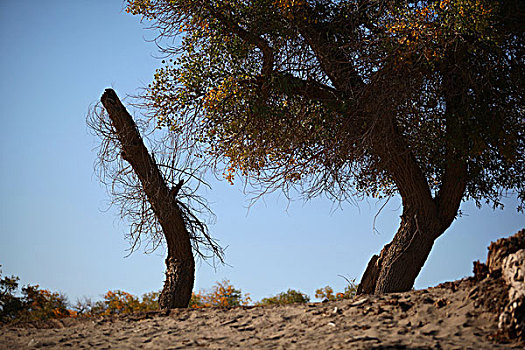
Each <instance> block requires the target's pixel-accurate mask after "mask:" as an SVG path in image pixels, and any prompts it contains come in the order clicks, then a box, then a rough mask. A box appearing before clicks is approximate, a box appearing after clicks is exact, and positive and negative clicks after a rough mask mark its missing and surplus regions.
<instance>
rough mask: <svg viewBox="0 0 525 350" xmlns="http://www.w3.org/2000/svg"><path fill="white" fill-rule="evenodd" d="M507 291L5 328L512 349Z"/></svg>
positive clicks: (19, 339) (94, 340)
mask: <svg viewBox="0 0 525 350" xmlns="http://www.w3.org/2000/svg"><path fill="white" fill-rule="evenodd" d="M507 291H508V287H506V286H505V283H504V282H503V281H502V279H501V278H493V277H490V276H489V277H487V278H484V279H483V280H481V281H478V280H476V278H474V277H470V278H466V279H463V280H460V281H456V282H447V283H443V284H441V285H439V286H437V287H434V288H429V289H425V290H416V291H411V292H405V293H394V294H387V295H383V296H358V297H356V298H354V299H352V300H342V301H334V302H325V303H309V304H295V305H282V306H265V307H238V308H232V309H175V310H171V311H170V312H151V313H146V314H133V315H122V316H106V317H99V318H95V319H93V318H91V319H72V318H67V319H61V320H53V321H50V322H48V323H43V324H39V325H34V324H26V325H19V326H17V327H14V326H4V327H3V328H1V329H0V348H2V349H26V348H27V349H31V348H44V349H53V348H70V349H82V348H84V349H201V348H202V349H231V348H240V349H507V348H516V349H517V348H519V349H521V348H524V345H525V344H524V343H520V342H517V341H512V342H509V341H506V342H505V341H504V340H503V342H502V337H501V336H500V335H498V326H497V324H498V314H499V312H501V310H502V309H503V308H504V304H505V303H506V301H507V299H508V297H507Z"/></svg>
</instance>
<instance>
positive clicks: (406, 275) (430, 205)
mask: <svg viewBox="0 0 525 350" xmlns="http://www.w3.org/2000/svg"><path fill="white" fill-rule="evenodd" d="M389 135H390V136H391V142H390V143H388V148H378V149H379V152H384V153H385V159H386V158H388V159H390V162H388V163H386V165H387V167H388V168H389V172H390V173H391V174H392V177H393V180H394V181H395V183H396V185H397V187H398V190H399V193H400V195H401V198H402V200H403V215H402V216H401V224H400V226H399V229H398V231H397V233H396V235H395V236H394V239H393V240H392V242H390V243H389V244H387V245H385V247H384V248H383V249H382V251H381V253H380V254H379V255H374V256H373V257H372V258H371V259H370V262H369V263H368V266H367V268H366V270H365V272H364V274H363V277H362V278H361V282H360V284H359V286H358V290H357V294H382V293H391V292H405V291H408V290H410V289H411V288H412V287H413V286H414V282H415V280H416V277H417V276H418V274H419V272H420V271H421V268H422V267H423V265H424V264H425V261H426V260H427V258H428V256H429V254H430V251H431V250H432V246H433V245H434V241H435V240H436V239H437V238H438V237H439V236H441V235H442V234H443V233H444V232H445V230H446V229H448V228H449V226H450V225H451V224H452V222H453V221H454V219H455V217H456V215H457V212H458V209H459V205H460V203H461V199H462V198H463V193H464V191H465V188H466V174H467V167H466V162H465V161H464V160H461V159H457V158H456V157H455V156H453V155H450V156H449V157H447V158H448V159H447V164H446V168H445V172H444V174H443V178H442V186H441V188H440V189H439V191H438V193H437V195H436V196H435V197H432V195H431V191H430V188H429V186H428V183H427V181H426V179H425V177H424V176H423V173H422V171H421V169H420V168H419V166H418V165H417V162H416V160H415V158H414V157H413V156H412V154H411V153H410V152H409V151H408V150H407V148H406V147H405V146H404V143H403V141H402V138H401V137H400V135H399V133H398V132H397V130H396V128H395V127H391V129H390V132H389ZM450 153H451V154H452V152H450Z"/></svg>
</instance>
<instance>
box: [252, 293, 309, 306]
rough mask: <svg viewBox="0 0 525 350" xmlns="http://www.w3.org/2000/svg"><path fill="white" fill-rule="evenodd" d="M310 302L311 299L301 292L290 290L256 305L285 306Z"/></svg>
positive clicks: (264, 299)
mask: <svg viewBox="0 0 525 350" xmlns="http://www.w3.org/2000/svg"><path fill="white" fill-rule="evenodd" d="M309 301H310V297H309V296H308V295H306V294H304V293H301V292H299V291H296V290H293V289H288V291H286V292H282V293H279V294H277V295H276V296H273V297H270V298H263V299H262V300H261V301H259V302H257V303H256V305H284V304H295V303H303V304H304V303H307V302H309Z"/></svg>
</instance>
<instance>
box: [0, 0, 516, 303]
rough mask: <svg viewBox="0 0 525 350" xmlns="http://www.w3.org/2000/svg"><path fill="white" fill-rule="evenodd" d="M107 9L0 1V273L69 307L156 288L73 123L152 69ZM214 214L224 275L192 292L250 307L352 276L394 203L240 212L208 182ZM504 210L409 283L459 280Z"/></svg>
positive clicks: (509, 210)
mask: <svg viewBox="0 0 525 350" xmlns="http://www.w3.org/2000/svg"><path fill="white" fill-rule="evenodd" d="M122 7H123V2H122V1H120V0H112V1H109V0H75V1H71V0H62V1H59V0H48V1H30V0H26V1H17V0H2V1H0V26H1V28H0V47H1V48H2V49H1V51H0V63H1V64H0V96H1V99H2V103H0V118H1V130H2V137H1V138H0V166H1V168H0V169H1V171H0V174H1V175H0V264H1V265H3V266H2V270H3V272H4V275H6V274H7V275H10V274H15V275H17V276H20V277H21V283H22V284H28V283H31V284H36V283H38V284H40V285H41V287H43V288H48V289H51V290H54V291H61V292H64V293H65V294H67V295H68V296H69V299H70V300H71V301H73V302H74V301H75V299H76V298H77V297H81V296H88V297H91V298H93V299H99V298H100V297H101V295H102V294H103V293H104V292H105V291H107V290H110V289H111V290H113V289H122V290H125V291H128V292H131V293H133V294H137V295H141V294H142V293H144V292H147V291H152V290H159V289H160V288H161V287H162V283H163V278H164V252H163V251H162V250H159V251H157V252H155V253H153V254H150V255H146V254H144V253H143V252H142V251H138V252H136V253H134V254H133V255H131V256H130V257H128V258H125V255H126V254H127V251H126V249H127V248H128V244H127V242H126V241H125V240H124V233H125V232H126V230H127V227H126V226H125V225H124V224H122V223H120V222H119V220H118V217H117V216H116V213H115V211H109V212H105V211H103V210H104V209H105V208H106V207H107V202H108V200H109V197H108V195H107V194H106V191H105V189H104V187H103V186H101V185H100V184H99V183H98V180H97V178H96V177H95V176H94V173H93V162H94V160H95V156H96V152H95V151H94V150H93V148H94V147H95V146H96V144H97V141H98V140H97V139H96V138H94V137H93V136H91V135H90V134H89V132H88V130H87V127H86V124H85V116H86V112H87V110H88V107H89V106H90V104H92V103H95V102H96V101H97V100H98V99H99V98H100V96H101V94H102V92H103V91H104V88H106V87H113V88H114V89H115V90H116V91H117V93H118V94H119V95H120V96H121V97H123V96H125V95H126V94H134V93H136V92H137V89H138V88H140V87H143V86H145V85H147V84H148V83H149V82H150V81H151V79H152V76H153V73H154V71H155V68H156V67H158V66H159V65H160V62H159V60H157V59H155V58H154V56H155V55H156V54H157V51H156V47H155V45H153V44H151V43H148V42H146V41H145V40H144V38H151V37H152V35H153V33H151V32H147V31H145V30H144V26H143V25H142V24H141V23H140V21H139V19H138V18H136V17H133V16H131V15H128V14H126V13H124V12H123V11H122ZM205 195H206V197H207V198H208V200H209V201H210V202H211V207H212V209H213V210H214V212H215V213H216V215H217V222H216V224H214V225H212V226H210V229H211V232H212V234H213V235H214V236H215V237H216V238H217V239H218V240H220V243H221V244H222V245H223V246H227V247H228V248H227V250H226V261H227V263H228V266H219V267H218V268H217V269H216V270H214V269H213V268H212V267H210V266H208V265H207V264H206V263H202V264H198V267H197V273H196V275H197V277H196V289H201V288H209V287H210V286H212V285H213V283H214V282H215V281H217V280H222V279H223V278H228V279H230V281H231V282H232V283H233V284H234V286H236V287H238V288H241V289H242V290H243V291H244V292H249V293H250V294H251V295H252V298H253V299H254V300H258V299H261V298H263V297H266V296H270V295H274V294H276V293H278V292H281V291H284V290H287V289H288V288H294V289H300V290H301V291H303V292H305V293H307V294H309V295H310V296H312V297H313V294H314V292H315V289H316V288H319V287H323V286H325V285H327V284H329V285H331V286H333V287H334V288H335V289H342V288H343V287H344V284H345V281H344V280H343V279H342V278H340V277H338V275H345V276H349V277H357V278H358V279H359V278H360V277H361V274H362V273H363V271H364V268H365V266H366V264H367V262H368V260H369V258H370V257H371V255H372V254H374V253H378V252H379V251H380V250H381V248H382V246H383V245H384V244H385V243H387V242H389V241H390V240H391V239H392V236H393V234H394V232H395V230H396V227H397V224H398V222H399V215H400V207H399V201H398V200H392V201H391V203H389V205H388V206H387V207H386V208H385V209H384V210H383V212H382V213H381V214H380V215H379V217H378V219H377V222H376V228H377V229H378V230H379V232H380V233H379V234H377V233H374V232H373V219H374V215H375V214H376V213H377V211H378V210H379V208H380V206H381V203H377V202H375V201H374V200H369V201H364V202H361V203H359V205H358V206H355V205H351V204H347V203H345V204H343V205H342V209H336V210H333V209H334V207H333V203H331V202H330V201H327V200H325V199H321V198H318V199H315V200H313V201H311V202H308V203H303V202H301V201H295V202H292V203H288V201H287V200H285V199H284V198H283V197H282V196H279V195H277V194H276V195H272V196H269V197H266V198H265V199H264V200H262V201H259V202H258V203H257V204H256V205H255V206H253V207H252V208H251V209H250V210H249V211H248V210H247V204H248V197H247V196H245V195H243V194H242V192H241V189H240V188H239V187H235V186H230V185H228V184H226V183H215V182H214V187H213V190H212V191H208V192H207V193H205ZM504 202H505V203H506V204H507V206H506V208H505V210H504V211H495V212H494V211H492V210H491V209H489V208H484V209H482V210H478V209H476V207H475V206H474V205H473V204H472V203H464V204H463V206H462V208H461V210H462V211H463V212H464V213H465V214H466V215H465V216H464V217H462V218H460V219H459V220H457V221H456V222H455V223H454V224H453V225H452V227H451V228H450V229H449V230H448V231H447V232H446V233H445V235H444V236H442V237H441V238H439V239H438V241H437V242H436V244H435V246H434V249H433V251H432V254H431V256H430V258H429V259H428V261H427V263H426V265H425V267H424V268H423V271H422V272H421V274H420V276H419V278H418V279H417V281H416V287H417V288H424V287H427V286H431V285H436V284H438V283H440V282H443V281H447V280H455V279H458V278H462V277H464V276H467V275H470V274H471V270H472V261H473V260H477V259H480V260H483V261H484V260H485V259H486V247H487V246H488V244H489V243H490V241H492V240H495V239H497V238H499V237H502V236H508V235H510V234H512V233H514V232H516V231H517V230H518V229H520V228H523V227H524V226H525V215H523V214H518V213H517V212H516V200H515V199H513V198H509V199H507V200H505V201H504Z"/></svg>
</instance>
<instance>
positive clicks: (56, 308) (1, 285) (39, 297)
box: [0, 270, 75, 323]
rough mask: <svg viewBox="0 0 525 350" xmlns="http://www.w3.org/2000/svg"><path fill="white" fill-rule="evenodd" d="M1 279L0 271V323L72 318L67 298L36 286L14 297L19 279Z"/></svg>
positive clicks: (26, 288)
mask: <svg viewBox="0 0 525 350" xmlns="http://www.w3.org/2000/svg"><path fill="white" fill-rule="evenodd" d="M1 277H2V270H0V321H1V322H2V323H8V322H28V321H38V320H47V319H50V318H62V317H69V316H74V315H75V313H74V312H72V311H71V310H69V309H68V302H67V298H66V297H65V296H64V295H62V294H60V293H57V292H50V291H48V290H46V289H40V288H39V286H38V285H33V286H32V285H28V286H26V287H23V288H22V291H21V296H16V293H17V291H18V281H19V278H18V277H16V276H11V277H7V276H6V277H3V278H1Z"/></svg>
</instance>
